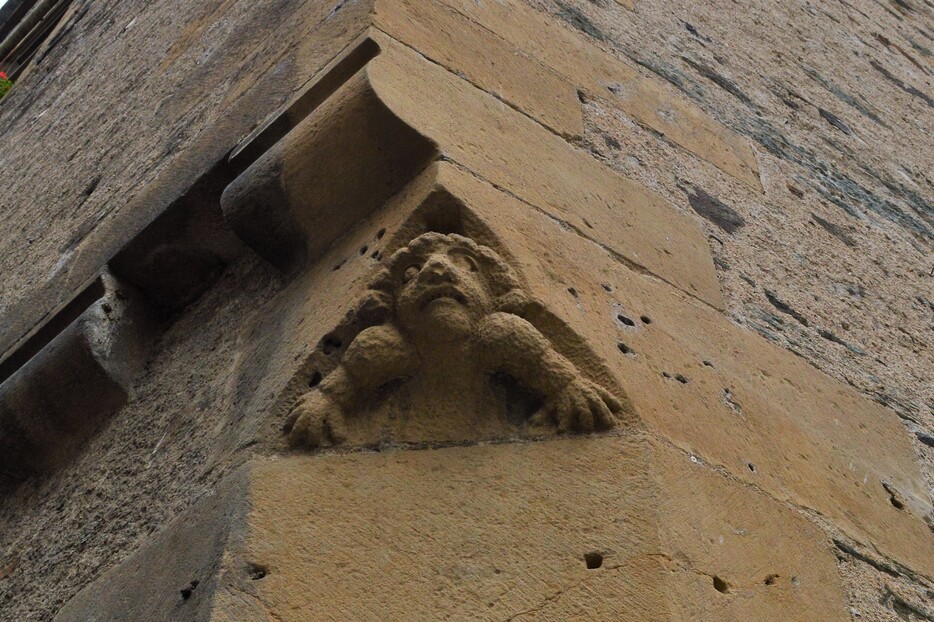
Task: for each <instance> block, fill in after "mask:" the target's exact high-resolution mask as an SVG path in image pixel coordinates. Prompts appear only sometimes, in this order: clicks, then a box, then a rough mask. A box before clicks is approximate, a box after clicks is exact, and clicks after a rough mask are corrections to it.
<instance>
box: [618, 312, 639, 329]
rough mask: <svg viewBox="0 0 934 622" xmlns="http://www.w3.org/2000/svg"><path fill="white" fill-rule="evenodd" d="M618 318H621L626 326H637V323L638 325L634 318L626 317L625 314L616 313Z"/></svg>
mask: <svg viewBox="0 0 934 622" xmlns="http://www.w3.org/2000/svg"><path fill="white" fill-rule="evenodd" d="M616 319H617V320H619V321H620V322H622V323H623V324H625V325H626V326H630V327H632V326H635V325H636V323H635V322H633V321H632V320H630V319H629V318H628V317H626V316H625V315H623V314H622V313H619V314H617V315H616Z"/></svg>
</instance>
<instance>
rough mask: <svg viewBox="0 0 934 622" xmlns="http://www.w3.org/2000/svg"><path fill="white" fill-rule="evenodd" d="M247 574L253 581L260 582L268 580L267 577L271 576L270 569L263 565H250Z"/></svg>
mask: <svg viewBox="0 0 934 622" xmlns="http://www.w3.org/2000/svg"><path fill="white" fill-rule="evenodd" d="M247 572H248V574H249V575H250V580H251V581H259V580H260V579H264V578H266V575H268V574H269V568H267V567H266V566H263V565H262V564H250V566H249V568H248V569H247Z"/></svg>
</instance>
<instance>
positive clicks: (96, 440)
mask: <svg viewBox="0 0 934 622" xmlns="http://www.w3.org/2000/svg"><path fill="white" fill-rule="evenodd" d="M932 24H934V9H932V8H931V7H930V6H929V4H926V3H923V2H920V1H916V0H911V1H910V2H908V1H900V2H897V3H891V2H885V1H882V0H879V1H877V2H876V1H874V2H867V3H859V4H857V3H846V2H842V1H841V2H837V3H832V4H827V3H822V4H820V5H813V4H811V3H807V2H800V3H799V2H792V3H781V4H776V3H769V2H758V3H745V4H743V5H738V4H735V3H733V4H729V5H727V4H723V3H721V4H716V3H714V4H709V3H701V2H697V1H685V2H674V3H672V2H665V3H660V2H650V1H649V0H634V1H631V2H622V1H619V0H601V1H593V0H591V1H587V2H585V1H583V0H553V1H552V0H529V1H528V2H526V3H522V2H520V1H519V0H509V1H507V0H497V1H493V0H479V1H478V0H443V1H439V2H434V1H432V2H421V1H416V0H397V1H391V2H390V1H388V0H387V1H383V0H379V1H376V2H373V1H370V2H364V1H362V0H358V1H351V2H326V1H324V0H309V1H307V2H292V1H269V2H259V3H257V2H237V1H235V0H223V1H221V0H218V1H216V2H207V3H200V4H198V3H186V2H148V3H142V2H133V1H130V2H120V3H117V2H96V3H90V2H87V3H85V4H78V6H77V9H76V10H75V12H74V13H73V14H72V15H71V16H70V17H69V21H68V22H67V23H66V25H65V28H64V31H63V32H64V34H63V36H62V37H61V38H60V39H59V40H57V41H56V43H55V45H54V47H51V48H50V49H48V50H45V51H43V52H40V53H39V55H38V56H37V58H38V59H39V62H38V64H37V65H35V66H34V67H33V68H32V69H30V70H29V71H28V72H27V74H25V75H24V77H23V78H22V80H21V81H20V83H19V84H18V85H17V87H16V88H15V89H14V90H13V91H12V92H11V94H10V95H8V96H7V97H6V98H5V99H4V100H3V102H2V104H0V124H2V126H3V127H4V131H3V139H2V140H3V141H4V145H5V148H4V154H3V156H2V157H0V170H2V171H3V172H4V173H5V175H4V176H3V177H4V178H5V179H6V180H7V189H6V191H5V192H4V194H3V198H2V199H0V204H2V208H0V219H2V224H3V231H4V233H3V237H2V240H3V243H2V244H0V267H2V271H3V274H4V278H3V280H2V283H0V339H2V341H0V345H2V350H4V356H5V357H9V356H13V355H15V354H17V353H21V352H25V351H26V350H28V346H29V344H30V343H40V345H41V343H44V342H41V340H39V341H32V342H31V341H29V339H28V338H29V336H30V334H31V331H33V333H32V334H40V335H41V334H44V333H42V331H41V330H39V331H38V333H36V332H35V331H36V329H37V327H39V328H41V327H43V326H47V325H50V324H49V323H50V318H56V317H64V316H63V315H62V314H63V313H64V311H63V309H65V310H67V309H68V307H67V303H68V302H69V301H70V300H72V299H73V298H74V297H75V295H76V293H78V292H80V291H90V290H88V289H86V288H88V287H90V286H89V285H88V283H94V282H95V278H96V277H97V276H98V275H99V274H100V273H101V271H102V270H104V271H105V272H106V275H105V277H106V279H109V280H108V281H107V283H108V284H109V285H108V286H107V287H108V290H107V291H108V294H107V295H106V296H104V297H102V298H100V300H96V301H95V302H94V303H93V304H91V305H90V307H89V308H88V310H87V311H86V312H85V314H84V315H82V316H81V317H82V318H83V319H82V320H81V321H83V322H90V323H91V324H88V325H93V326H95V327H96V326H100V325H101V324H100V323H101V322H103V323H104V324H103V325H105V326H107V325H108V324H107V323H108V322H111V323H115V324H119V323H120V322H121V321H125V320H122V319H121V318H124V317H130V316H124V315H120V313H121V311H120V309H121V307H120V305H121V304H126V305H129V306H131V307H132V308H133V309H137V308H142V309H144V311H145V317H146V318H147V319H146V321H145V322H146V323H145V325H146V327H147V329H146V333H145V337H144V338H143V337H140V338H139V339H138V340H137V341H134V342H133V343H134V344H136V345H134V346H133V348H134V349H133V350H132V353H131V354H132V355H131V356H130V355H128V356H125V357H123V358H121V359H120V360H119V365H117V364H114V363H112V361H113V357H110V353H112V351H113V349H112V348H111V349H110V350H107V353H106V354H102V352H103V349H102V348H103V346H101V343H102V341H101V339H103V338H102V337H100V333H99V332H94V331H90V332H88V331H85V332H81V333H80V334H79V337H78V338H77V339H78V341H76V342H75V343H84V342H83V341H81V339H84V338H85V337H83V335H89V336H87V337H86V338H87V340H88V342H89V343H91V344H92V346H93V347H91V348H90V350H89V351H90V352H91V356H92V358H94V360H95V361H97V363H95V364H99V365H100V366H101V369H103V370H104V371H105V372H106V373H107V374H109V376H108V377H109V378H110V379H111V380H110V381H111V382H113V383H115V386H117V387H118V389H119V390H118V393H120V397H119V399H116V401H115V402H114V404H115V405H113V406H108V409H106V410H107V412H106V413H105V412H103V411H102V412H101V413H92V414H91V415H86V418H87V419H88V422H87V423H86V425H80V426H76V427H75V428H74V439H75V442H74V443H73V445H75V446H71V445H69V444H68V443H63V444H62V443H58V442H55V443H52V441H50V444H54V451H53V450H48V455H47V456H45V455H43V458H42V459H41V460H38V459H36V460H31V459H30V460H26V459H25V458H23V457H22V456H21V455H20V454H15V455H14V454H13V453H10V452H7V455H6V456H4V457H3V458H2V461H3V476H4V480H3V483H4V487H3V491H2V495H3V504H2V506H0V525H2V529H0V617H2V618H3V619H11V620H12V619H16V620H20V619H22V620H32V619H36V620H45V619H53V618H55V619H63V620H69V619H76V620H82V619H93V618H92V616H95V615H96V616H101V617H99V618H98V619H127V620H131V619H218V620H222V619H231V620H241V619H367V618H370V619H393V618H395V619H438V618H440V617H444V616H450V617H451V618H452V619H466V618H477V619H517V618H518V619H521V618H522V617H536V616H537V617H540V618H543V619H568V618H571V617H574V616H590V617H592V618H594V619H611V618H612V619H617V618H619V619H711V620H714V619H716V620H721V619H737V620H748V619H802V620H804V619H845V618H846V617H848V616H849V617H852V618H853V619H872V620H900V619H934V601H932V589H934V588H932V582H934V566H932V563H934V562H932V560H934V554H932V552H934V534H932V527H931V525H932V520H934V517H932V513H931V512H932V510H931V504H932V487H934V449H932V447H934V436H932V434H934V389H932V387H934V381H932V374H934V354H932V349H931V338H932V331H934V302H932V301H934V293H932V292H934V288H932V282H934V277H932V276H931V271H932V269H934V263H932V256H934V253H932V252H931V249H932V239H934V188H932V178H931V172H930V171H931V170H932V156H931V153H932V149H931V147H932V144H931V136H932V135H934V133H932V130H934V128H932V127H931V125H932V120H934V115H932V114H931V109H932V107H934V101H932V99H931V96H932V95H934V87H932V85H931V75H932V71H934V56H932V52H931V49H934V47H932V46H934V41H932V39H934V31H932ZM354 89H356V90H354ZM254 131H255V133H254V136H253V141H252V142H251V143H246V144H241V145H240V149H239V150H237V151H234V154H235V155H234V157H233V158H232V159H231V160H229V161H228V159H227V156H228V154H230V153H231V152H232V150H235V148H237V146H238V143H240V141H241V140H243V139H244V138H245V137H247V135H249V134H250V133H251V132H254ZM285 134H288V135H287V136H286V137H285V138H284V139H283V140H282V141H280V142H278V143H275V139H278V138H280V137H281V136H283V135H285ZM270 137H271V138H270ZM274 143H275V144H274ZM387 154H389V155H387ZM251 164H253V166H252V167H250V168H249V170H247V168H248V167H249V166H250V165H251ZM263 167H265V168H263ZM245 170H246V173H244V171H245ZM241 173H243V176H241V177H239V179H238V176H239V175H241ZM235 179H236V181H235ZM232 182H233V185H232V186H229V187H230V188H233V189H235V190H236V192H235V191H234V190H231V191H229V194H228V197H233V199H230V200H227V204H225V210H226V211H225V213H222V212H221V207H220V206H221V192H222V191H223V190H224V188H225V187H228V185H229V184H231V183H232ZM238 193H239V194H238ZM237 197H245V198H244V199H243V200H242V201H240V202H237V201H234V199H237ZM269 197H272V199H270V198H269ZM225 200H226V199H225ZM237 200H238V201H239V199H237ZM228 204H234V205H235V206H236V209H228V208H227V205H228ZM244 206H245V207H244ZM270 206H272V207H273V208H275V209H270ZM275 210H279V212H276V213H273V212H274V211H275ZM328 210H330V211H328ZM280 212H281V213H280ZM452 214H454V215H456V217H455V216H452ZM276 219H279V220H276ZM452 219H453V220H452ZM282 222H287V223H289V227H290V228H289V231H290V232H294V231H298V232H300V234H301V235H297V236H296V235H291V234H290V235H287V236H283V235H281V234H280V233H281V223H282ZM452 223H453V224H452ZM440 229H449V230H450V231H454V232H457V233H461V234H464V235H467V236H468V237H471V238H473V239H475V240H477V241H478V242H481V243H483V244H486V245H489V246H491V247H493V248H494V249H495V250H497V251H498V252H499V253H500V255H502V256H503V257H504V258H505V259H506V260H507V261H508V262H509V263H510V264H511V265H512V266H513V267H514V268H516V270H517V271H518V272H519V273H520V276H521V278H522V280H523V287H524V288H525V290H526V291H527V292H528V293H529V294H530V295H531V296H533V297H534V298H535V299H537V300H540V301H543V304H544V307H545V309H546V310H547V312H548V314H549V315H548V316H547V317H548V318H550V319H548V321H547V325H548V326H551V327H552V328H553V330H554V331H556V332H555V333H554V334H555V335H558V336H557V337H555V336H554V335H552V334H548V335H547V336H548V337H549V338H551V339H552V341H553V342H554V343H556V344H564V346H563V349H562V348H560V347H559V349H561V352H562V354H565V355H566V356H568V357H569V359H571V360H572V361H573V362H574V363H575V364H576V366H577V367H578V368H579V369H580V370H581V372H582V374H583V375H584V376H588V377H590V378H591V379H601V378H604V380H601V382H606V383H609V384H610V385H612V384H613V383H617V384H618V386H619V387H622V389H623V390H624V391H625V393H626V394H627V397H628V398H629V399H631V401H632V404H633V408H634V413H635V419H633V420H632V421H629V422H628V423H627V424H626V425H624V426H620V427H619V428H618V429H617V430H615V431H609V432H604V433H602V434H597V435H596V436H586V435H584V436H578V437H575V438H573V439H561V438H558V439H557V440H555V439H551V438H550V437H549V438H548V439H546V440H542V439H538V438H536V439H528V438H513V437H511V436H508V437H502V438H500V437H497V440H496V442H495V443H492V444H490V443H489V441H490V438H488V437H486V436H484V433H481V432H479V431H476V430H475V435H474V436H473V437H470V435H468V438H466V439H465V438H459V439H458V440H457V442H453V441H451V442H445V440H444V439H443V438H441V439H440V440H438V439H437V438H435V439H433V440H438V442H436V443H434V444H431V445H429V446H428V447H429V448H428V449H426V448H425V447H424V446H421V445H418V444H417V443H414V444H406V443H401V444H399V443H393V442H387V443H385V444H383V445H379V446H377V449H379V450H381V451H374V450H373V447H372V446H368V447H366V448H364V449H357V450H352V451H349V453H348V452H347V451H345V450H341V449H340V448H337V449H332V450H325V451H324V452H318V453H312V454H311V455H309V452H308V451H303V450H294V449H290V448H289V447H288V445H287V442H286V437H285V436H284V435H283V432H282V425H283V420H284V415H285V413H284V412H283V410H284V408H285V407H284V406H283V395H287V394H288V392H289V391H290V390H291V388H292V387H293V384H294V382H295V378H302V376H301V374H302V373H306V372H307V371H308V369H310V368H309V367H308V365H309V363H308V361H312V362H314V361H315V360H317V359H315V358H314V356H317V355H316V352H317V349H318V348H320V347H321V344H325V345H327V339H328V337H329V331H332V330H334V329H335V326H338V325H341V324H340V323H341V321H342V319H341V318H344V317H346V315H347V314H348V312H350V311H351V310H352V309H353V307H354V305H355V304H356V302H357V300H358V299H359V298H360V297H361V296H362V295H363V294H364V292H365V291H366V288H367V283H369V282H370V280H371V279H372V278H373V274H374V272H375V271H376V270H377V269H378V267H379V265H381V262H383V261H384V260H385V258H386V257H388V256H389V255H390V254H391V252H392V251H394V250H396V249H398V248H400V247H403V246H405V244H406V243H407V242H408V241H409V240H410V239H411V238H412V237H414V236H415V235H417V234H418V233H421V232H422V231H424V230H440ZM108 296H109V298H108ZM137 300H140V301H143V302H141V303H140V304H139V305H136V303H135V301H137ZM114 305H116V308H117V311H118V313H117V315H116V316H114V314H113V313H112V311H107V309H111V310H112V309H113V308H114ZM133 305H136V306H133ZM82 310H83V308H82V309H79V311H82ZM66 315H67V314H66ZM69 317H71V316H69ZM133 317H137V316H133ZM134 321H136V320H134ZM95 322H96V323H95ZM140 322H142V320H140ZM543 322H544V320H543ZM52 324H54V322H53V323H52ZM56 330H58V329H56ZM95 330H96V329H95ZM49 331H51V333H52V334H53V336H54V333H55V330H51V329H49V330H48V331H46V332H49ZM545 332H546V333H547V331H545ZM108 334H109V333H108ZM567 335H572V336H575V335H576V337H575V338H574V339H577V340H578V341H575V340H574V339H570V338H569V339H570V340H569V341H564V339H565V336H567ZM95 339H96V340H97V341H95ZM134 339H136V338H134ZM56 343H59V342H54V343H53V344H52V350H49V349H45V350H43V351H42V352H41V353H40V354H38V355H36V356H34V357H33V358H32V359H30V360H31V361H32V362H31V363H30V365H32V367H28V366H27V367H26V368H22V369H20V368H16V369H14V372H17V373H19V374H20V375H19V376H15V377H13V380H17V379H23V378H25V380H21V382H25V381H26V380H28V381H29V386H40V385H35V384H34V383H35V382H37V381H35V380H34V379H33V378H34V377H39V378H41V379H42V382H44V383H47V384H44V385H41V386H54V385H55V381H56V379H58V378H61V383H62V385H64V387H63V388H62V389H61V394H62V395H64V396H65V397H63V398H62V397H58V396H57V395H58V394H57V393H56V398H55V404H56V406H55V408H50V407H48V406H47V404H46V403H45V402H42V401H41V400H40V401H39V402H37V401H36V400H37V399H38V398H36V397H35V396H33V395H31V394H29V393H28V392H25V393H24V392H23V390H19V392H14V393H8V394H11V395H13V397H11V398H5V399H9V400H11V401H10V402H9V403H11V404H14V405H16V408H20V409H22V406H20V405H21V404H22V403H24V400H26V402H28V403H29V404H30V405H31V406H30V408H33V409H34V410H35V411H36V412H41V413H47V412H50V411H55V412H59V411H61V412H62V413H65V414H63V415H62V416H63V417H64V416H67V413H68V412H71V411H74V412H78V411H80V412H82V413H83V412H85V408H86V407H85V406H84V405H83V404H85V403H86V401H87V400H85V401H80V403H81V404H82V406H81V407H80V408H79V407H78V406H74V407H73V408H71V409H69V407H68V406H69V404H70V402H69V401H68V399H69V398H68V396H69V395H80V394H81V391H85V394H84V395H83V396H82V397H85V398H86V397H87V391H88V388H87V387H89V386H93V387H97V386H98V385H97V384H94V383H93V382H90V381H86V380H82V386H74V385H75V382H76V381H75V380H74V378H75V376H74V375H73V374H74V373H75V372H74V371H73V370H72V369H71V368H69V367H68V366H67V365H65V366H64V367H63V365H64V364H63V363H56V365H57V367H50V368H49V369H51V370H52V371H51V372H48V373H46V372H44V371H43V370H44V369H46V367H43V366H44V365H46V363H45V362H44V361H49V360H51V361H59V360H66V361H67V360H70V359H69V358H68V356H64V357H63V356H61V355H59V358H58V359H56V358H55V356H56V355H55V351H54V346H55V344H56ZM110 343H111V342H110V341H107V344H110ZM579 343H583V344H585V345H583V346H581V345H579ZM567 344H571V345H567ZM575 344H577V345H575ZM346 345H347V344H343V347H345V348H346ZM62 347H64V346H62ZM69 347H71V346H69ZM108 347H110V346H109V345H108ZM24 348H25V349H24ZM338 348H340V345H338ZM59 351H60V352H65V353H66V355H68V353H70V352H72V350H68V349H67V348H66V349H60V350H59ZM121 351H122V350H121ZM69 356H70V355H69ZM108 357H110V358H108ZM309 357H311V358H309ZM82 369H84V367H82ZM23 370H25V371H23ZM114 370H116V371H114ZM128 370H129V371H128ZM131 372H132V373H131ZM26 373H30V374H39V376H27V375H24V374H26ZM42 374H46V375H42ZM56 374H57V375H56ZM89 383H90V384H89ZM290 383H292V384H290ZM10 386H12V385H11V384H7V385H6V386H4V387H2V388H3V389H5V390H8V391H9V390H10V389H9V387H10ZM108 386H110V385H108ZM608 386H609V385H608ZM14 388H15V387H14ZM93 390H97V389H93ZM93 390H92V391H93ZM69 391H70V393H69ZM23 395H25V397H23ZM90 395H91V397H92V398H93V397H94V395H95V394H93V392H92V393H91V394H90ZM14 398H15V399H14ZM63 401H64V402H65V406H64V407H62V406H60V403H61V402H63ZM91 401H93V400H91ZM36 403H39V406H35V404H36ZM75 403H76V404H77V403H78V401H76V402H75ZM5 404H6V403H5ZM4 407H5V408H6V406H4ZM16 408H13V410H12V411H9V410H8V411H9V412H13V411H16ZM8 411H3V412H4V413H6V412H8ZM16 412H20V411H16ZM3 416H7V415H3ZM10 416H11V417H13V416H15V413H14V415H10ZM27 427H28V426H27ZM53 436H54V434H47V435H46V437H47V438H51V437H53ZM7 438H10V437H9V435H8V437H4V438H0V440H2V441H3V442H7V440H6V439H7ZM16 438H19V437H16ZM504 438H505V439H507V440H510V441H512V442H506V443H503V442H502V441H503V440H504ZM18 446H20V447H22V446H23V445H22V444H20V445H18ZM35 451H38V450H35ZM33 453H34V450H33V448H32V446H30V449H29V451H28V452H26V454H28V455H29V456H32V454H33ZM11 456H13V457H11ZM25 462H29V465H28V467H29V468H23V469H20V468H18V467H20V466H22V465H23V464H24V463H25ZM33 463H34V464H33ZM585 554H586V555H585ZM593 554H599V556H600V559H601V564H600V567H599V568H590V567H589V566H591V565H593V564H592V562H591V557H587V555H593ZM194 582H196V583H194ZM400 585H404V586H408V587H407V588H406V589H404V590H400V588H399V586H400ZM185 590H187V594H185V593H184V592H185ZM309 615H310V616H312V617H311V618H308V616H309ZM303 616H304V617H303Z"/></svg>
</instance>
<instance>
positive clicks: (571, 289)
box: [568, 287, 577, 298]
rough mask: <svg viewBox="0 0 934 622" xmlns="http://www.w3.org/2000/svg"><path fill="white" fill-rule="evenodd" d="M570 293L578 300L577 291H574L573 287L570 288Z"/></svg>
mask: <svg viewBox="0 0 934 622" xmlns="http://www.w3.org/2000/svg"><path fill="white" fill-rule="evenodd" d="M568 293H569V294H571V295H572V296H574V297H575V298H577V290H576V289H574V288H573V287H569V288H568Z"/></svg>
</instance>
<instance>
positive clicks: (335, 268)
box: [331, 261, 344, 272]
mask: <svg viewBox="0 0 934 622" xmlns="http://www.w3.org/2000/svg"><path fill="white" fill-rule="evenodd" d="M343 265H344V262H343V261H342V262H340V263H339V264H337V265H336V266H334V267H333V268H331V270H333V271H334V272H337V271H338V270H340V269H341V267H342V266H343Z"/></svg>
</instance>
